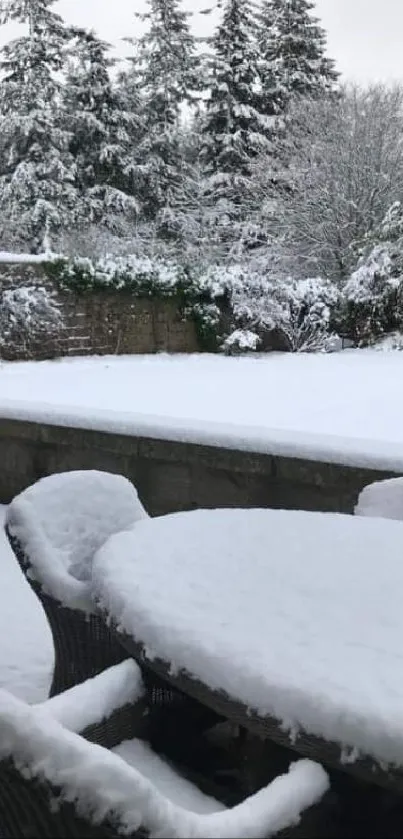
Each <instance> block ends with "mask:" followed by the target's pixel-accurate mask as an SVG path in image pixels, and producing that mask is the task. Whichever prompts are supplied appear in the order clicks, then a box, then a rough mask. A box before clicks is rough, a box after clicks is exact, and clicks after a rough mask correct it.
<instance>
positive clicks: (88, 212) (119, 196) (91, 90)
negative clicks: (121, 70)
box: [65, 29, 138, 231]
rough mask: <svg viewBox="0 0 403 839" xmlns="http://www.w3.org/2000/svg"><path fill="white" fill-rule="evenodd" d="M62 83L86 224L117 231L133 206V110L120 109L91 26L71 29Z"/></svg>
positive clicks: (120, 101) (121, 103)
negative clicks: (71, 41)
mask: <svg viewBox="0 0 403 839" xmlns="http://www.w3.org/2000/svg"><path fill="white" fill-rule="evenodd" d="M74 35H75V38H74V48H73V50H72V55H71V57H70V61H69V68H68V74H67V79H66V86H65V109H66V116H67V120H68V125H69V128H70V130H71V133H72V139H71V143H70V150H71V152H72V153H73V156H74V160H75V164H76V169H77V179H76V183H77V188H78V191H79V195H80V201H81V203H82V207H83V209H84V208H85V211H84V215H85V218H86V221H87V222H88V224H102V225H105V226H106V227H109V228H110V229H112V230H116V231H118V230H119V229H120V227H121V224H122V222H125V221H130V219H132V218H133V217H134V216H135V215H136V213H137V209H138V204H137V201H136V198H135V187H136V179H135V173H134V168H135V167H134V160H133V141H134V137H135V131H136V128H137V127H138V115H137V114H135V113H131V112H129V111H127V110H126V109H125V103H124V101H123V98H122V95H121V94H120V91H119V90H118V89H115V88H114V86H113V84H112V80H111V77H110V74H109V70H110V67H111V66H112V65H113V64H114V61H113V60H112V59H111V58H110V57H109V56H108V50H109V45H108V44H107V43H105V42H104V41H102V40H100V38H98V37H97V35H96V34H95V33H94V32H92V31H86V30H83V29H75V30H74Z"/></svg>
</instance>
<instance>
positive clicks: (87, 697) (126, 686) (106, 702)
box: [37, 658, 146, 733]
mask: <svg viewBox="0 0 403 839" xmlns="http://www.w3.org/2000/svg"><path fill="white" fill-rule="evenodd" d="M145 697H146V692H145V687H144V683H143V678H142V674H141V670H140V667H139V666H138V664H136V662H135V661H134V660H133V659H131V658H130V659H126V660H125V661H122V662H121V663H120V664H115V665H114V666H113V667H109V668H108V669H107V670H105V671H104V672H103V673H100V674H99V675H98V676H94V677H93V678H92V679H87V680H86V681H85V682H83V683H82V684H80V685H76V686H75V687H72V688H70V689H69V690H66V691H64V693H61V694H59V695H58V696H53V697H52V698H51V699H47V700H46V701H45V702H41V703H40V704H38V705H37V708H38V709H41V710H42V711H44V712H45V713H48V714H50V715H51V716H52V717H53V718H54V719H56V720H58V722H60V723H61V724H62V725H63V726H64V728H67V729H69V731H74V732H76V733H79V732H85V730H86V729H87V728H88V727H90V726H96V725H98V724H99V723H101V722H102V721H103V720H105V719H108V718H110V717H112V715H114V714H115V712H117V711H120V710H121V709H124V708H126V707H127V706H132V707H133V706H137V705H138V706H139V707H140V706H141V707H145Z"/></svg>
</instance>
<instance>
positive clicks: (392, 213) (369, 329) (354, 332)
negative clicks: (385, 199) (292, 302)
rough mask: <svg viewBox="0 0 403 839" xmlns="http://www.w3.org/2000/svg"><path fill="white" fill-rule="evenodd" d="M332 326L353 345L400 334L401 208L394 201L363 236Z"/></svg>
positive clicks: (402, 294)
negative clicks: (393, 333) (379, 222)
mask: <svg viewBox="0 0 403 839" xmlns="http://www.w3.org/2000/svg"><path fill="white" fill-rule="evenodd" d="M335 323H337V325H338V329H339V331H340V333H341V334H343V335H346V336H347V337H349V338H351V339H352V340H353V341H354V343H355V344H356V345H357V346H366V345H368V344H372V343H373V342H374V341H376V340H377V339H378V338H379V337H381V336H382V335H386V334H389V333H392V332H395V331H399V330H400V331H403V207H402V205H401V204H400V203H399V202H395V203H394V204H393V205H392V207H391V208H390V209H389V211H388V212H387V214H386V216H385V218H384V219H383V221H382V224H381V225H380V226H379V228H378V230H376V231H375V232H374V233H373V234H372V235H371V236H368V237H366V240H365V241H364V243H363V247H362V248H361V255H360V257H359V260H358V266H357V269H356V270H355V271H354V272H353V274H352V275H351V277H350V279H349V280H348V281H347V283H346V285H345V286H344V289H343V295H342V300H341V303H340V306H339V308H338V310H337V312H335Z"/></svg>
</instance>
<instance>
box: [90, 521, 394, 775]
mask: <svg viewBox="0 0 403 839" xmlns="http://www.w3.org/2000/svg"><path fill="white" fill-rule="evenodd" d="M92 586H93V597H94V599H95V602H96V603H97V605H98V607H99V608H101V609H102V611H103V612H106V613H107V615H108V616H109V617H110V618H111V619H112V621H113V624H114V625H115V626H117V627H118V629H120V630H121V631H123V632H124V633H126V634H127V635H129V636H130V637H131V638H133V639H134V640H135V641H136V642H138V643H140V644H141V645H142V647H143V648H144V650H145V652H146V656H147V658H148V659H149V660H152V659H153V658H158V659H162V660H163V661H164V662H167V663H168V664H169V666H170V669H171V672H181V671H184V672H187V673H189V674H191V675H192V676H193V677H194V678H196V679H198V680H199V681H201V682H202V683H203V684H204V685H207V686H208V687H209V688H210V689H211V690H214V691H220V690H223V691H225V692H226V694H228V696H229V697H231V698H233V699H234V700H236V701H239V702H241V703H242V704H243V705H245V706H246V707H247V708H249V709H251V711H253V712H254V713H255V712H256V713H257V714H259V715H261V716H264V715H268V716H269V715H270V716H272V717H274V718H275V719H277V720H279V721H280V722H281V724H282V725H283V727H284V728H286V729H287V730H289V731H298V730H299V729H300V728H302V729H303V730H304V731H306V732H308V733H310V734H312V735H315V736H318V737H321V738H324V739H325V740H331V741H335V742H336V743H339V744H340V746H341V747H342V746H343V745H348V747H349V748H350V749H351V748H352V749H353V750H357V755H359V754H366V755H370V756H371V757H372V758H374V759H375V760H376V761H378V762H384V763H387V764H390V763H394V764H396V765H399V766H403V523H402V522H398V521H392V520H386V519H379V518H364V517H363V518H360V517H353V516H348V515H341V514H333V513H311V512H305V511H292V510H269V509H265V510H260V509H258V510H257V509H250V510H244V509H230V510H195V511H191V512H186V513H176V514H173V515H167V516H162V517H160V518H154V519H151V518H150V519H145V520H142V521H139V522H138V523H136V525H135V526H134V527H133V529H131V530H129V531H125V532H121V533H119V534H116V535H115V536H112V537H111V538H110V539H109V540H108V541H107V542H106V543H105V545H104V546H103V547H102V548H101V549H100V550H99V551H98V553H97V554H96V556H95V558H94V565H93V581H92ZM343 759H345V760H346V761H348V760H354V759H355V754H354V753H351V752H350V753H349V754H345V755H344V757H343Z"/></svg>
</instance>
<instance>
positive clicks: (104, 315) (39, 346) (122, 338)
mask: <svg viewBox="0 0 403 839" xmlns="http://www.w3.org/2000/svg"><path fill="white" fill-rule="evenodd" d="M35 284H37V285H38V284H39V285H43V286H46V287H47V288H48V289H49V290H51V291H52V292H54V293H55V295H56V296H55V299H56V301H57V303H58V304H59V306H60V311H61V313H62V315H63V324H64V325H63V328H62V329H61V331H60V332H58V333H57V334H56V335H53V334H48V335H46V336H42V337H41V338H40V340H35V339H30V340H24V339H20V340H19V341H18V342H17V341H16V342H13V343H8V344H7V346H5V347H3V348H0V356H1V357H2V358H4V359H6V360H8V361H14V360H21V359H26V358H35V359H43V358H55V357H58V356H66V355H92V354H96V355H104V354H122V353H153V352H158V351H166V352H171V353H177V352H197V351H198V342H197V336H196V331H195V327H194V323H193V321H192V320H183V319H182V317H181V315H180V312H179V310H178V307H177V306H176V304H175V303H174V302H173V301H170V300H160V299H156V298H144V299H139V298H136V297H134V296H133V295H131V294H130V293H128V292H113V291H101V292H100V291H97V292H94V291H91V292H86V293H83V294H76V293H73V292H67V291H63V292H61V291H56V289H55V288H54V286H53V285H52V283H51V281H50V280H48V279H47V278H46V277H45V276H44V272H43V269H42V267H41V265H40V264H39V265H38V264H25V263H22V264H4V263H2V264H1V265H0V296H1V292H2V290H3V289H9V288H17V287H21V286H24V285H35Z"/></svg>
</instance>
